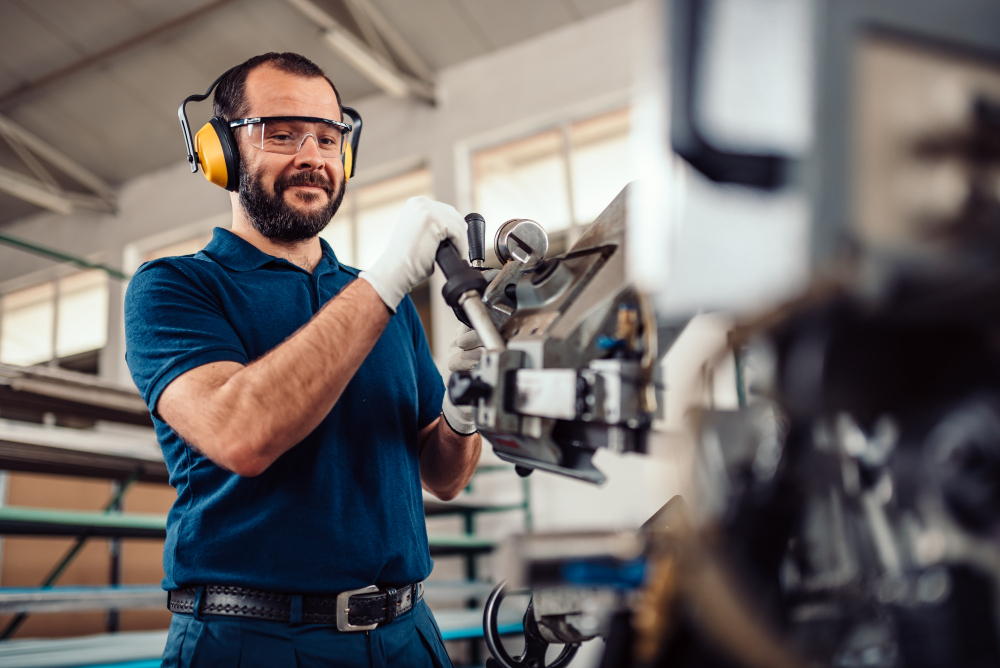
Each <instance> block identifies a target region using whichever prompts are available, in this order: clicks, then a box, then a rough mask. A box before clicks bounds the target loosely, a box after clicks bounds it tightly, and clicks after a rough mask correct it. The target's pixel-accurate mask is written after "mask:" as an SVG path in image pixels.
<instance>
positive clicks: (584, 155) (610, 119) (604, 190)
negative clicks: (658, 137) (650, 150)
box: [570, 109, 635, 225]
mask: <svg viewBox="0 0 1000 668" xmlns="http://www.w3.org/2000/svg"><path fill="white" fill-rule="evenodd" d="M628 133H629V110H628V109H620V110H618V111H615V112H612V113H610V114H604V115H602V116H597V117H595V118H589V119H587V120H585V121H580V122H578V123H574V124H573V125H572V126H570V146H571V150H570V169H571V170H572V173H573V206H574V209H575V213H576V221H577V223H579V224H581V225H589V224H590V223H592V222H593V221H594V219H595V218H597V216H598V215H600V213H601V212H602V211H604V208H605V207H606V206H607V205H608V204H610V203H611V200H613V199H614V198H615V196H616V195H618V193H619V192H621V190H622V188H624V187H625V185H626V184H627V183H628V182H629V181H632V180H634V179H635V175H634V173H633V167H632V163H631V161H630V160H629V152H628Z"/></svg>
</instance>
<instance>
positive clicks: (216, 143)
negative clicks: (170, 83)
mask: <svg viewBox="0 0 1000 668" xmlns="http://www.w3.org/2000/svg"><path fill="white" fill-rule="evenodd" d="M235 69H236V68H235V67H231V68H229V69H228V70H226V71H225V72H223V73H222V76H220V77H219V78H218V79H216V80H215V81H213V82H212V85H211V86H209V87H208V90H207V91H205V94H204V95H189V96H188V97H186V98H184V101H183V102H181V104H180V106H179V107H177V118H178V120H180V122H181V131H182V132H183V133H184V144H185V145H186V146H187V159H188V164H189V165H190V166H191V173H192V174H194V173H195V172H197V171H198V165H201V171H202V172H203V173H204V174H205V178H206V179H208V180H209V181H211V182H212V183H214V184H215V185H217V186H220V187H222V188H225V189H226V190H232V191H236V190H237V189H238V188H239V184H240V159H239V151H238V150H237V148H236V139H235V138H234V137H233V133H232V132H230V130H229V124H228V123H226V122H225V121H224V120H222V119H221V118H219V117H218V116H213V117H212V120H210V121H209V122H208V123H205V125H204V126H202V128H201V129H200V130H198V133H197V134H195V135H194V137H192V136H191V126H190V125H188V119H187V111H186V110H185V106H187V103H188V102H201V101H202V100H205V99H206V98H208V96H209V95H211V94H212V91H213V90H215V87H216V86H218V85H219V82H220V81H222V80H223V79H225V78H226V75H228V74H229V73H230V72H232V71H233V70H235ZM342 110H343V113H344V115H345V116H348V117H350V119H351V125H352V126H353V127H354V129H353V131H352V132H351V141H350V143H349V144H348V145H347V146H345V147H344V153H343V155H342V156H341V159H342V160H343V163H344V182H345V183H346V182H347V181H350V180H351V177H352V176H354V168H355V166H356V165H357V160H358V144H360V143H361V115H360V114H359V113H358V112H357V111H355V110H354V109H352V108H351V107H342Z"/></svg>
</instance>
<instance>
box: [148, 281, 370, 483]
mask: <svg viewBox="0 0 1000 668" xmlns="http://www.w3.org/2000/svg"><path fill="white" fill-rule="evenodd" d="M389 317H390V314H389V310H388V309H387V308H386V306H385V303H384V302H383V301H382V299H381V298H380V297H379V296H378V294H377V293H376V292H375V290H374V289H373V288H372V287H371V285H370V284H369V283H368V282H367V281H363V280H356V281H354V282H353V283H351V284H350V285H348V286H347V287H346V288H344V290H342V291H341V293H340V294H339V295H337V297H336V298H334V299H333V300H331V301H330V302H329V303H327V305H326V306H324V307H323V309H322V310H320V311H319V313H317V314H316V315H315V316H314V317H313V318H312V320H310V321H309V322H308V323H307V324H306V325H304V326H303V327H302V328H301V329H300V330H299V331H297V332H296V333H295V334H293V335H292V336H291V337H289V338H288V339H287V340H286V341H285V342H284V343H282V344H281V345H279V346H277V347H276V348H274V349H273V350H271V351H270V352H269V353H267V354H266V355H265V356H264V357H262V358H260V359H259V360H257V361H255V362H253V363H252V364H250V365H248V366H246V367H243V368H238V370H236V371H235V372H234V373H231V374H229V375H228V376H222V377H219V378H218V384H217V385H216V386H215V387H214V388H211V383H209V390H211V391H207V392H205V394H206V395H207V396H202V397H199V396H197V394H194V395H192V393H191V392H190V388H183V387H181V388H177V391H176V392H174V393H172V394H169V392H170V390H171V387H168V388H167V391H165V392H164V394H163V397H162V398H161V400H160V407H159V408H160V413H161V415H163V417H164V419H166V420H167V422H168V423H169V424H170V425H171V427H173V428H174V429H175V430H177V431H178V433H180V434H181V436H183V437H184V438H185V439H187V440H189V441H190V442H191V443H192V444H193V445H195V446H196V447H200V448H202V450H203V451H205V452H206V454H208V455H209V456H210V457H212V458H213V459H216V461H218V459H219V458H220V457H214V456H213V452H212V449H210V448H208V447H205V445H204V444H203V442H204V441H205V440H206V439H211V440H212V441H216V440H217V439H224V446H223V447H225V448H226V449H227V452H225V453H223V454H222V456H221V458H222V459H224V460H225V461H222V462H218V463H222V464H223V465H225V466H229V467H230V468H233V470H236V471H237V472H246V473H248V474H250V475H253V474H255V473H256V472H260V471H263V470H264V469H265V468H267V466H269V465H270V464H271V462H273V461H274V460H275V459H277V458H278V457H279V456H280V455H281V454H283V453H284V452H286V451H287V450H288V449H290V448H291V447H292V446H294V445H295V444H296V443H298V442H299V441H301V440H302V439H303V438H305V436H306V435H308V434H309V432H311V431H312V430H313V429H315V428H316V426H317V425H318V424H319V423H320V421H322V419H323V418H324V417H325V416H326V414H327V413H329V412H330V409H331V408H333V405H334V404H335V403H336V402H337V400H338V399H339V398H340V395H341V394H342V393H343V391H344V388H345V387H346V386H347V383H348V382H350V380H351V378H352V377H353V376H354V373H355V372H356V371H357V370H358V367H360V366H361V363H362V362H363V361H364V359H365V358H366V357H367V356H368V353H369V352H371V349H372V348H373V347H374V345H375V343H376V341H378V338H379V336H381V334H382V331H383V330H384V329H385V326H386V324H387V323H388V322H389ZM195 371H198V370H195ZM183 380H184V376H182V377H181V378H178V380H177V381H175V383H179V382H180V381H183ZM172 385H173V384H172ZM185 390H188V391H185ZM174 397H176V400H177V401H202V402H204V403H203V406H204V410H193V411H192V410H183V411H181V410H177V411H171V408H172V407H171V405H170V400H173V399H174ZM171 413H173V415H172V414H171ZM199 441H202V442H199ZM230 457H232V460H231V461H230Z"/></svg>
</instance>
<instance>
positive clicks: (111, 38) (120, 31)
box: [17, 0, 153, 55]
mask: <svg viewBox="0 0 1000 668" xmlns="http://www.w3.org/2000/svg"><path fill="white" fill-rule="evenodd" d="M17 2H18V4H19V5H20V6H21V7H22V8H23V9H24V11H25V12H26V13H28V14H31V16H32V17H33V18H34V19H35V20H36V21H38V23H40V24H42V25H43V26H45V27H46V28H48V29H49V30H50V31H51V32H52V33H54V34H56V35H59V36H60V37H62V38H63V39H64V40H65V41H66V42H68V43H69V44H71V45H72V46H73V47H74V48H75V49H76V50H78V51H80V52H81V53H84V54H87V55H90V54H92V53H96V52H97V51H101V50H103V49H107V48H108V47H110V46H113V45H115V44H118V43H120V42H123V41H125V40H126V39H128V38H129V37H131V36H133V35H135V34H138V33H140V32H143V31H145V30H148V29H149V28H151V27H152V26H153V24H152V22H150V20H149V19H147V18H145V17H143V16H142V14H140V13H139V12H137V11H136V10H135V8H134V7H132V6H131V5H129V4H127V3H125V2H124V1H123V0H86V2H79V1H77V2H73V1H72V0H69V1H68V2H67V0H30V2H26V1H25V0H17Z"/></svg>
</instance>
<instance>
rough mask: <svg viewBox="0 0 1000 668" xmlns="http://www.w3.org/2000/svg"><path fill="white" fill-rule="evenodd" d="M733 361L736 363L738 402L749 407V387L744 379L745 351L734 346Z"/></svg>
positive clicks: (740, 405)
mask: <svg viewBox="0 0 1000 668" xmlns="http://www.w3.org/2000/svg"><path fill="white" fill-rule="evenodd" d="M733 362H735V364H736V403H737V405H738V406H739V407H740V408H746V407H747V388H746V385H745V383H744V380H743V351H742V350H740V348H739V347H734V348H733Z"/></svg>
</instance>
